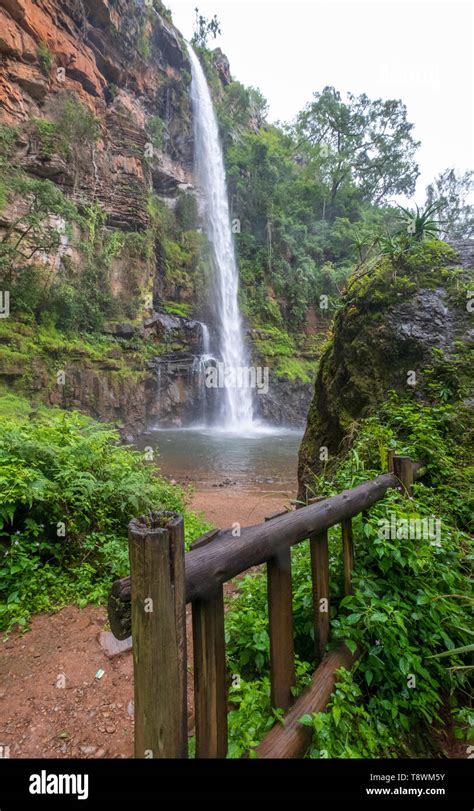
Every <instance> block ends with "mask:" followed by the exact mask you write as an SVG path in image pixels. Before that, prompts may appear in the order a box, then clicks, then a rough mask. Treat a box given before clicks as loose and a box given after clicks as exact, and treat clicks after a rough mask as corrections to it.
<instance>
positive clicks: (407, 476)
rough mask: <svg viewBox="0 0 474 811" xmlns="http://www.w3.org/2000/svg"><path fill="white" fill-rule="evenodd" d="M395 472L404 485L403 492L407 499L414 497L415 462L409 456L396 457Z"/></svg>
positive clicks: (394, 462)
mask: <svg viewBox="0 0 474 811" xmlns="http://www.w3.org/2000/svg"><path fill="white" fill-rule="evenodd" d="M393 472H394V474H395V476H396V477H397V479H400V481H401V483H402V485H403V492H404V494H405V495H406V496H407V497H410V496H411V495H412V488H413V462H412V460H411V459H410V457H409V456H394V459H393Z"/></svg>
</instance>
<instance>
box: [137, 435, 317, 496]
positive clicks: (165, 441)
mask: <svg viewBox="0 0 474 811" xmlns="http://www.w3.org/2000/svg"><path fill="white" fill-rule="evenodd" d="M301 437H302V432H301V431H290V430H288V429H272V430H261V431H255V432H252V433H248V434H244V435H242V436H238V435H236V434H235V433H231V434H230V433H226V432H225V431H216V430H215V429H213V428H207V429H206V428H203V429H186V430H183V429H181V430H156V431H152V432H150V433H148V434H147V435H146V436H143V437H141V439H140V440H139V442H137V446H138V447H139V448H140V449H141V450H143V449H144V448H152V449H153V452H154V455H155V459H157V464H158V467H159V468H160V469H161V472H162V473H163V474H164V475H165V476H167V477H172V478H175V479H177V480H178V481H179V482H193V483H195V484H196V485H198V486H199V487H200V488H206V487H213V486H216V485H219V484H222V483H223V482H227V484H229V483H232V484H234V482H235V484H236V486H238V487H242V488H245V489H252V490H253V489H257V490H260V489H261V490H275V491H288V492H292V493H293V492H294V491H295V489H296V470H297V464H298V448H299V445H300V442H301ZM229 480H230V482H229ZM234 486H235V485H234Z"/></svg>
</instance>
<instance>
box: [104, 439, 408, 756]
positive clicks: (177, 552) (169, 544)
mask: <svg viewBox="0 0 474 811" xmlns="http://www.w3.org/2000/svg"><path fill="white" fill-rule="evenodd" d="M388 459H389V471H390V472H389V473H386V474H383V475H381V476H377V478H376V479H374V480H372V481H367V482H364V484H361V485H359V486H358V487H354V488H353V489H351V490H346V491H344V492H342V493H340V494H338V495H336V496H331V497H329V498H324V499H322V500H319V499H318V500H315V502H316V503H312V504H309V505H308V506H305V507H302V508H300V509H298V510H295V511H292V512H288V513H284V514H278V515H275V516H270V517H269V518H268V519H267V520H266V521H265V523H262V524H257V525H255V526H251V527H245V528H242V529H241V531H240V537H235V535H234V531H233V530H231V529H228V530H213V531H212V532H210V533H207V534H206V535H204V536H203V537H202V538H200V539H198V541H195V542H194V543H193V544H192V546H191V549H190V551H189V552H188V553H187V554H186V555H185V554H184V524H183V517H182V516H181V515H176V514H171V513H151V514H150V515H147V516H141V517H140V518H138V519H134V520H133V521H131V522H130V525H129V551H130V567H131V576H130V577H126V578H122V579H121V580H117V581H116V582H115V583H114V585H113V587H112V591H111V594H110V599H109V620H110V625H111V628H112V631H113V633H114V634H115V636H117V637H118V638H119V639H125V638H126V637H128V636H129V635H130V633H131V634H132V639H133V661H134V679H135V756H136V757H139V758H143V757H154V758H165V757H169V758H183V757H187V752H188V726H187V719H188V711H187V651H186V603H191V604H192V627H193V654H194V655H193V665H194V707H195V730H196V756H197V757H201V758H219V757H225V756H226V752H227V672H226V658H225V637H224V591H223V586H224V583H225V582H227V581H228V580H230V579H232V578H233V577H235V576H237V575H239V574H241V573H242V572H245V571H246V570H247V569H250V568H251V567H253V566H258V565H261V564H264V563H266V564H267V578H268V614H269V637H270V678H271V702H272V705H273V706H274V707H279V708H282V709H283V710H285V711H287V712H286V715H285V723H284V724H283V725H281V724H276V725H275V726H274V727H273V728H272V729H271V730H270V732H269V733H268V734H267V736H266V738H265V739H264V740H263V741H262V743H261V744H260V746H259V747H258V748H257V753H258V755H259V756H260V757H298V756H301V755H302V754H304V751H305V749H306V748H307V746H308V744H309V742H310V738H311V730H310V729H309V728H307V727H304V726H303V725H301V724H300V723H299V722H298V719H299V718H300V717H301V716H302V715H303V714H305V713H307V712H318V711H319V710H322V709H324V707H325V706H326V704H327V701H328V700H329V697H330V695H331V692H332V690H333V687H334V683H335V673H336V671H337V669H338V668H339V667H341V666H344V667H346V668H349V667H350V666H351V665H352V663H353V662H354V661H355V659H356V658H357V655H358V654H357V652H355V653H351V652H350V651H349V650H348V649H347V647H346V646H345V645H342V646H340V647H339V648H337V649H336V650H333V651H331V652H330V653H328V654H327V655H324V654H325V650H326V647H327V643H328V641H329V611H330V599H329V552H328V530H329V528H330V527H333V526H335V525H336V524H338V523H340V524H341V528H342V549H343V577H344V591H345V593H346V594H350V593H351V589H352V570H353V566H354V545H353V540H352V519H353V518H354V517H355V516H357V515H358V514H360V513H365V512H366V511H367V510H368V509H369V508H370V507H371V505H373V504H375V503H376V502H377V501H379V500H380V499H382V498H383V496H384V495H385V493H386V491H387V490H388V489H389V488H399V489H402V490H403V491H404V492H405V494H407V495H410V494H411V487H412V484H413V480H414V477H416V476H417V475H418V474H419V469H420V468H421V464H419V463H415V464H413V462H412V461H411V459H409V458H408V457H402V456H394V454H393V452H389V455H388ZM307 539H309V544H310V553H311V572H312V582H313V614H314V637H315V660H316V662H317V663H318V662H319V663H320V664H319V666H318V667H317V669H316V671H315V673H314V675H313V678H312V681H311V684H310V685H309V687H307V688H306V689H305V690H304V691H303V692H302V693H301V695H300V696H299V697H298V699H297V700H296V701H294V703H293V700H292V687H293V686H294V684H295V665H294V650H293V616H292V582H291V547H292V546H293V545H295V544H297V543H300V542H302V541H304V540H307ZM132 583H133V588H132Z"/></svg>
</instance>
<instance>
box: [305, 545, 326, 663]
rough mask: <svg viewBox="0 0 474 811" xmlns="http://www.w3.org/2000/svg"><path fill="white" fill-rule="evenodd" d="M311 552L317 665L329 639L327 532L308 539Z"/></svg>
mask: <svg viewBox="0 0 474 811" xmlns="http://www.w3.org/2000/svg"><path fill="white" fill-rule="evenodd" d="M309 544H310V551H311V574H312V581H313V617H314V648H315V658H316V662H317V663H319V662H320V661H321V660H322V658H323V656H324V651H325V650H326V645H327V643H328V639H329V610H330V600H329V547H328V531H327V529H326V530H324V532H321V533H320V534H319V535H312V536H311V537H310V539H309Z"/></svg>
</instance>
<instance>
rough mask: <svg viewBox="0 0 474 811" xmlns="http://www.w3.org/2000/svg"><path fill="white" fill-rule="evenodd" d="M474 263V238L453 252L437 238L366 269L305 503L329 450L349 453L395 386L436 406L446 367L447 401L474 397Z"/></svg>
mask: <svg viewBox="0 0 474 811" xmlns="http://www.w3.org/2000/svg"><path fill="white" fill-rule="evenodd" d="M473 257H474V241H473V240H470V241H466V242H463V243H456V244H454V245H453V246H452V247H450V246H448V245H446V244H445V243H443V242H438V241H437V240H433V241H429V242H426V243H423V244H422V245H420V246H419V247H418V248H417V249H415V250H413V251H412V252H411V253H410V254H409V255H407V256H405V257H403V258H401V259H400V258H398V259H397V260H391V259H390V258H388V257H381V258H379V260H378V261H374V260H372V261H371V262H370V263H368V264H367V265H366V266H363V267H361V268H360V269H359V270H358V271H356V273H355V274H354V276H353V277H352V279H351V280H350V281H349V283H348V285H347V289H346V292H345V294H344V296H343V302H342V307H341V309H340V310H339V312H338V313H337V315H336V318H335V321H334V328H333V335H332V339H331V342H330V345H329V347H328V349H327V350H326V352H325V353H324V355H323V357H322V359H321V363H320V366H319V370H318V374H317V378H316V383H315V390H314V396H313V400H312V403H311V406H310V410H309V414H308V422H307V427H306V432H305V435H304V437H303V441H302V444H301V448H300V454H299V466H298V478H299V485H300V487H299V491H300V497H303V496H304V493H305V491H306V487H305V485H306V484H307V482H308V480H309V479H310V478H311V476H312V474H313V473H317V472H319V471H320V470H321V467H322V465H323V464H324V456H325V452H324V451H321V449H324V448H327V450H328V453H329V460H331V459H335V458H336V457H337V456H339V455H341V453H343V452H344V449H345V448H347V447H348V446H349V445H350V438H351V436H353V435H354V434H355V433H356V431H357V423H358V422H359V421H360V420H361V419H363V418H364V417H365V416H368V415H369V414H371V413H373V412H374V411H375V410H376V409H377V406H378V405H380V404H381V403H382V402H383V401H384V400H385V399H386V398H387V396H388V393H389V391H390V390H395V391H396V392H398V393H400V394H403V395H408V396H410V397H414V398H415V399H417V400H419V401H420V402H433V401H434V400H435V399H436V398H437V397H439V396H440V388H439V386H438V388H437V387H436V385H437V384H436V383H435V384H434V381H436V380H437V379H438V378H437V370H438V372H439V370H440V369H441V370H442V376H443V379H444V380H445V392H446V396H448V397H449V396H456V394H457V393H458V394H459V396H461V397H463V396H464V397H465V396H466V395H465V390H466V386H465V384H466V385H467V377H468V374H467V370H468V365H467V359H465V355H466V353H467V352H468V351H469V348H470V347H472V343H473V337H474V329H473V327H474V322H473V315H472V312H470V305H469V288H470V289H471V290H473V289H474V284H473V282H472V273H473V268H474V262H473ZM463 375H464V377H465V378H466V379H463ZM438 377H439V376H438ZM433 384H434V385H433ZM320 457H321V458H320Z"/></svg>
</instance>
